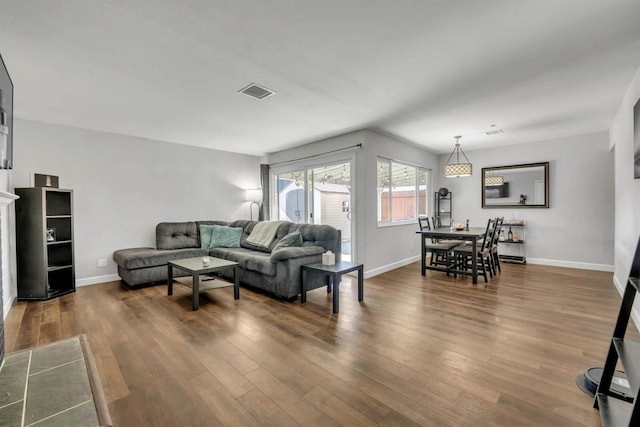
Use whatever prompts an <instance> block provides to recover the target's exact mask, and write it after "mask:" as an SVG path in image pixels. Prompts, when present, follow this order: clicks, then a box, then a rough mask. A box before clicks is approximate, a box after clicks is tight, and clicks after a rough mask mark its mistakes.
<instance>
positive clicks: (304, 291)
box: [300, 268, 307, 303]
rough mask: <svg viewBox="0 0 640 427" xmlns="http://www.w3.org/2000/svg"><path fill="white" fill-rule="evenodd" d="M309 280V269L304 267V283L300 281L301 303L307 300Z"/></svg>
mask: <svg viewBox="0 0 640 427" xmlns="http://www.w3.org/2000/svg"><path fill="white" fill-rule="evenodd" d="M306 281H307V269H306V268H303V269H302V283H300V303H305V302H307V288H306V287H305V283H306Z"/></svg>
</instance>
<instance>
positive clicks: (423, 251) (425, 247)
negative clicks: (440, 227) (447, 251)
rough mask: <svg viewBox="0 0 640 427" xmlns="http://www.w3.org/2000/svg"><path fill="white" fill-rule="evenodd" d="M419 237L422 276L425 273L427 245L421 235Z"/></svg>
mask: <svg viewBox="0 0 640 427" xmlns="http://www.w3.org/2000/svg"><path fill="white" fill-rule="evenodd" d="M420 237H422V243H421V244H420V246H421V247H422V257H421V258H422V275H423V276H424V275H425V274H426V271H427V245H426V244H425V242H424V241H425V239H426V237H425V236H424V235H423V234H421V235H420Z"/></svg>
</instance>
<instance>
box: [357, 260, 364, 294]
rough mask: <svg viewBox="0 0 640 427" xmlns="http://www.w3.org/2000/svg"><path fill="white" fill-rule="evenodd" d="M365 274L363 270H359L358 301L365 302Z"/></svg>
mask: <svg viewBox="0 0 640 427" xmlns="http://www.w3.org/2000/svg"><path fill="white" fill-rule="evenodd" d="M363 276H364V272H363V268H362V267H360V268H358V301H362V300H364V277H363Z"/></svg>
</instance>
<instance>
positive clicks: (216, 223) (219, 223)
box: [196, 221, 229, 247]
mask: <svg viewBox="0 0 640 427" xmlns="http://www.w3.org/2000/svg"><path fill="white" fill-rule="evenodd" d="M201 225H229V222H228V221H196V229H197V230H198V246H200V247H203V246H202V242H201V240H202V238H201V236H200V226H201Z"/></svg>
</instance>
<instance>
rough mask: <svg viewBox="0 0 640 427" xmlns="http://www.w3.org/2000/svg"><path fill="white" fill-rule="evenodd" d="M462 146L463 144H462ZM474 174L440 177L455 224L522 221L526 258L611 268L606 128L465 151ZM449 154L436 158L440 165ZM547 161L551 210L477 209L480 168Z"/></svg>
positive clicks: (610, 157)
mask: <svg viewBox="0 0 640 427" xmlns="http://www.w3.org/2000/svg"><path fill="white" fill-rule="evenodd" d="M463 148H464V145H463ZM467 155H468V157H469V159H470V161H471V163H472V164H473V175H472V176H470V177H467V178H444V177H442V178H440V184H441V185H442V186H445V187H447V188H449V190H452V191H453V194H454V198H453V209H454V213H453V216H454V218H455V220H456V222H464V220H466V219H467V218H468V219H469V220H470V223H471V224H472V225H486V221H487V219H488V218H489V217H496V216H504V217H505V219H510V218H512V217H514V216H515V217H517V218H518V219H524V220H526V222H527V227H526V239H527V241H526V245H527V247H526V249H527V259H528V262H532V263H538V264H548V265H559V266H565V267H575V268H586V269H596V270H606V271H612V270H613V230H614V223H613V217H614V182H613V175H614V171H613V153H611V152H610V151H609V148H608V137H607V133H606V132H599V133H593V134H587V135H578V136H571V137H567V138H559V139H554V140H550V141H538V142H533V143H529V144H518V145H512V146H507V147H499V148H490V149H484V150H478V151H469V152H467ZM447 157H448V155H445V156H440V161H441V164H442V165H444V163H445V162H446V160H447ZM544 161H549V162H550V165H549V175H550V185H549V191H550V208H549V209H540V208H535V209H534V208H490V209H489V208H485V209H483V208H482V194H481V185H480V184H481V178H482V168H483V167H491V166H505V165H511V164H523V163H535V162H544Z"/></svg>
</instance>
